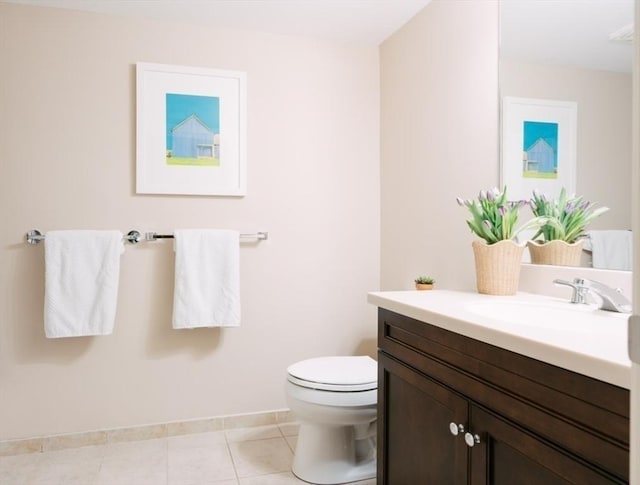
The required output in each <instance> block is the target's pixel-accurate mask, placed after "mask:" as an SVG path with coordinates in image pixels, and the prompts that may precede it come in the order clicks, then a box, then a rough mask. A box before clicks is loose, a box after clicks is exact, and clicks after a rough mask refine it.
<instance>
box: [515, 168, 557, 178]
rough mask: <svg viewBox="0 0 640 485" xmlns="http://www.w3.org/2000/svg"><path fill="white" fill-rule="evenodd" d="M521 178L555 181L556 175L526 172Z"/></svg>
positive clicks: (553, 173) (552, 173)
mask: <svg viewBox="0 0 640 485" xmlns="http://www.w3.org/2000/svg"><path fill="white" fill-rule="evenodd" d="M522 176H523V177H524V178H526V179H557V178H558V174H557V173H555V172H536V171H535V170H526V171H525V172H524V173H523V174H522Z"/></svg>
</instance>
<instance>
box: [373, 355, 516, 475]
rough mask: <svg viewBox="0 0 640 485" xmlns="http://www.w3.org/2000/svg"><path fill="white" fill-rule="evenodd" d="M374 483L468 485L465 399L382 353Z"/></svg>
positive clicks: (466, 407) (380, 356)
mask: <svg viewBox="0 0 640 485" xmlns="http://www.w3.org/2000/svg"><path fill="white" fill-rule="evenodd" d="M378 363H379V368H380V376H379V380H378V417H379V422H378V484H382V485H422V484H447V485H466V484H467V469H468V464H467V457H468V450H467V447H466V445H465V443H464V439H463V436H462V435H463V434H464V433H461V434H459V435H458V436H452V434H451V431H450V423H455V424H462V425H466V422H467V417H468V404H467V401H466V400H465V399H463V398H462V397H460V396H459V395H458V394H455V393H454V392H452V391H451V390H449V389H448V388H446V387H444V386H442V385H440V384H438V383H436V382H435V381H433V380H431V379H429V378H427V377H426V376H424V375H422V374H419V373H417V372H415V371H414V370H412V369H410V368H409V367H406V366H404V365H403V364H401V363H399V362H398V361H396V360H394V359H392V358H389V357H387V356H386V354H384V353H382V352H381V353H380V354H379V360H378ZM511 485H512V484H511Z"/></svg>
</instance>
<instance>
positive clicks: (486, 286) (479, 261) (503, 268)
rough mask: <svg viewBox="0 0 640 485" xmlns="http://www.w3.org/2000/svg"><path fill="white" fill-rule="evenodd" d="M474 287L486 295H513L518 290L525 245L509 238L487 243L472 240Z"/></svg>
mask: <svg viewBox="0 0 640 485" xmlns="http://www.w3.org/2000/svg"><path fill="white" fill-rule="evenodd" d="M472 246H473V254H474V256H475V262H476V287H477V289H478V293H483V294H486V295H513V294H515V293H516V292H517V291H518V284H519V282H520V264H521V262H522V253H523V251H524V248H525V245H524V243H523V244H516V243H515V242H513V241H511V240H504V241H498V242H497V243H495V244H487V243H485V242H484V241H473V243H472Z"/></svg>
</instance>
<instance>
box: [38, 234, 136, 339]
mask: <svg viewBox="0 0 640 485" xmlns="http://www.w3.org/2000/svg"><path fill="white" fill-rule="evenodd" d="M123 251H124V245H123V243H122V233H121V232H118V231H49V232H47V236H46V238H45V241H44V255H45V303H44V329H45V334H46V336H47V337H48V338H59V337H80V336H86V335H109V334H110V333H111V332H112V331H113V324H114V321H115V315H116V303H117V297H118V280H119V277H120V255H121V254H122V252H123Z"/></svg>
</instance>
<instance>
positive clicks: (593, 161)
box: [500, 61, 632, 229]
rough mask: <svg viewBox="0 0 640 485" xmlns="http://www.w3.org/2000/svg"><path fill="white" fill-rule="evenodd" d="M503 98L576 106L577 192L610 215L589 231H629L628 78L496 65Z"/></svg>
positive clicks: (513, 64) (576, 70)
mask: <svg viewBox="0 0 640 485" xmlns="http://www.w3.org/2000/svg"><path fill="white" fill-rule="evenodd" d="M500 91H501V95H502V96H518V97H522V98H539V99H555V100H560V101H575V102H577V103H578V142H577V160H576V168H577V176H576V192H577V193H579V194H581V195H584V197H585V198H586V199H587V200H591V201H594V202H598V203H599V204H600V205H606V206H607V207H609V208H610V209H611V210H610V211H609V212H607V213H606V214H605V215H603V216H602V217H600V218H599V219H598V220H596V221H594V223H593V224H592V225H591V226H590V227H591V228H594V229H597V228H608V229H630V228H631V182H630V181H631V92H632V90H631V74H626V73H617V72H607V71H596V70H590V69H579V68H568V67H558V66H545V65H538V64H524V63H517V62H513V61H501V62H500Z"/></svg>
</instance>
